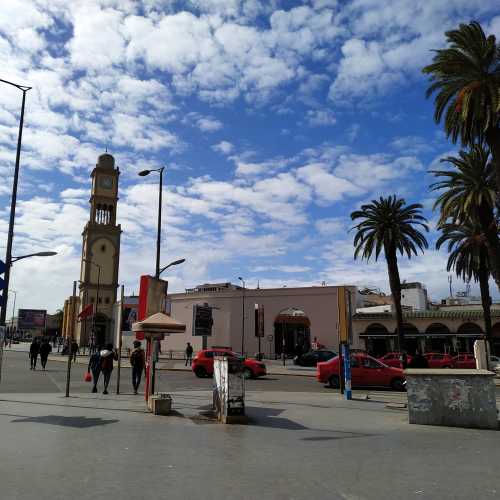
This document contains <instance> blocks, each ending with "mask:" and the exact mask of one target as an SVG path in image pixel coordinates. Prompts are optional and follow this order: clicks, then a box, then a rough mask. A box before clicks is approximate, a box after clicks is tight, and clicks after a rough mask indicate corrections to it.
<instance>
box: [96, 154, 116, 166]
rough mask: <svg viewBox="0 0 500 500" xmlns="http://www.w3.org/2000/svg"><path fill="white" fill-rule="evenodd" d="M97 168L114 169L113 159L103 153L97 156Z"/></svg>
mask: <svg viewBox="0 0 500 500" xmlns="http://www.w3.org/2000/svg"><path fill="white" fill-rule="evenodd" d="M97 167H100V168H110V169H113V168H115V159H114V158H113V156H112V155H110V154H109V153H104V154H102V155H100V156H99V159H98V160H97Z"/></svg>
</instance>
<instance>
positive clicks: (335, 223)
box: [314, 217, 345, 236]
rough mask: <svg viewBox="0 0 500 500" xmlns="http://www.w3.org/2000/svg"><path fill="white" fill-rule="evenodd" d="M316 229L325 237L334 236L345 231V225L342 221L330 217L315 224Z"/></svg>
mask: <svg viewBox="0 0 500 500" xmlns="http://www.w3.org/2000/svg"><path fill="white" fill-rule="evenodd" d="M314 225H315V227H316V229H317V230H318V231H319V232H320V234H322V235H324V236H333V235H335V234H338V233H340V232H342V231H344V230H345V225H344V222H343V221H342V219H340V218H336V217H330V218H326V219H319V220H317V221H316V222H315V223H314Z"/></svg>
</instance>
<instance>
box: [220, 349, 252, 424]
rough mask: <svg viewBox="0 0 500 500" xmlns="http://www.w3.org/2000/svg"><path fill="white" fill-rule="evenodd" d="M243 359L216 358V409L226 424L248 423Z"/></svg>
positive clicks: (221, 420)
mask: <svg viewBox="0 0 500 500" xmlns="http://www.w3.org/2000/svg"><path fill="white" fill-rule="evenodd" d="M243 368H244V365H243V359H240V358H233V357H229V356H217V357H215V358H214V382H215V385H214V410H215V412H216V414H217V418H218V420H219V421H220V422H222V423H224V424H246V423H247V417H246V415H245V377H244V375H243Z"/></svg>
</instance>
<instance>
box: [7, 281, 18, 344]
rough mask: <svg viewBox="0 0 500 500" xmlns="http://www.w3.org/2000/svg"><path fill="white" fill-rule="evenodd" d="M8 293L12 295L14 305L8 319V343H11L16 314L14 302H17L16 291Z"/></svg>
mask: <svg viewBox="0 0 500 500" xmlns="http://www.w3.org/2000/svg"><path fill="white" fill-rule="evenodd" d="M9 292H10V293H13V294H14V304H13V305H12V316H11V319H10V336H9V338H10V342H11V343H12V337H13V334H14V316H15V314H16V300H17V291H16V290H9Z"/></svg>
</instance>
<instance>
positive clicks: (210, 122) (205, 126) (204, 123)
mask: <svg viewBox="0 0 500 500" xmlns="http://www.w3.org/2000/svg"><path fill="white" fill-rule="evenodd" d="M196 124H197V125H198V128H199V129H200V130H201V131H202V132H216V131H217V130H220V129H221V128H222V122H220V121H219V120H215V119H213V118H200V119H199V120H198V121H197V122H196Z"/></svg>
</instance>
